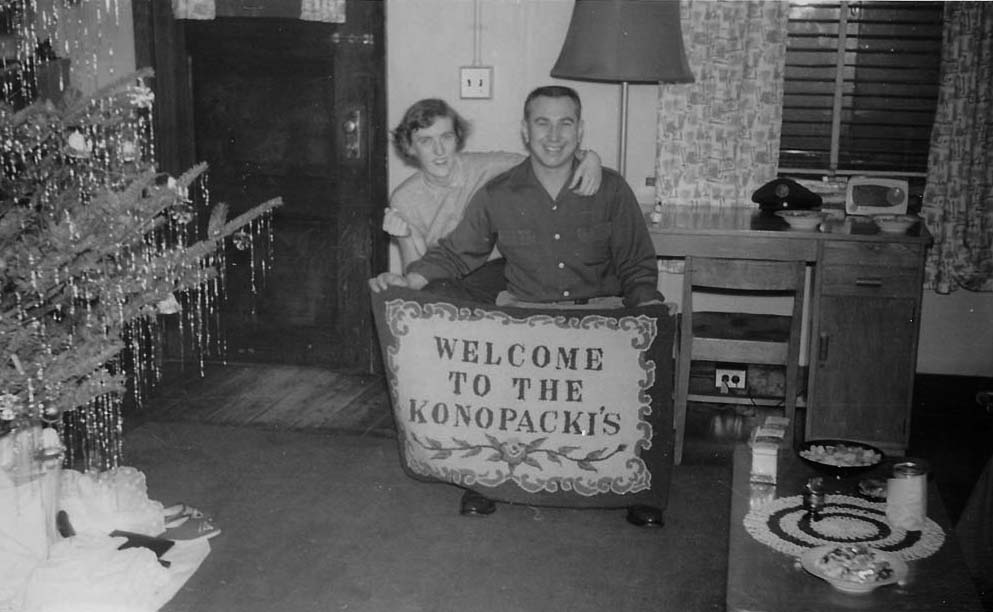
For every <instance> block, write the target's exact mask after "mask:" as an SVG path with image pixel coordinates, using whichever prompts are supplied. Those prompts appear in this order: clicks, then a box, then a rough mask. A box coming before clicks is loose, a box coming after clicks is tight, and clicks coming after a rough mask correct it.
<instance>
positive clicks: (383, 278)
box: [369, 272, 428, 293]
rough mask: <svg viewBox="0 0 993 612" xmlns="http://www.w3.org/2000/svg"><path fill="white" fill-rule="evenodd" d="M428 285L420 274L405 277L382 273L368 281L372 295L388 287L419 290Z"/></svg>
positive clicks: (426, 280)
mask: <svg viewBox="0 0 993 612" xmlns="http://www.w3.org/2000/svg"><path fill="white" fill-rule="evenodd" d="M427 284H428V279H426V278H424V277H423V276H421V275H420V274H417V273H410V274H407V275H406V276H404V275H401V274H394V273H393V272H383V273H382V274H380V275H379V276H376V277H373V278H370V279H369V288H370V289H372V291H373V293H379V292H380V291H385V290H386V289H387V288H389V287H407V288H408V289H416V290H418V291H419V290H421V289H423V288H424V285H427Z"/></svg>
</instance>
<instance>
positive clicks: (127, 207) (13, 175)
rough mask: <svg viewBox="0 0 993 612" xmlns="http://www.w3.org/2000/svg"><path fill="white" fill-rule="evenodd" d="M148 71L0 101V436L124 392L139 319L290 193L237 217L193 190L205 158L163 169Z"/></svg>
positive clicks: (190, 285) (197, 280)
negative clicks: (87, 87)
mask: <svg viewBox="0 0 993 612" xmlns="http://www.w3.org/2000/svg"><path fill="white" fill-rule="evenodd" d="M149 76H150V71H139V72H138V73H136V74H134V75H130V76H128V77H126V78H123V79H121V80H119V81H118V82H116V83H114V84H112V85H110V86H108V87H105V88H104V89H102V90H100V91H98V92H97V93H96V94H94V95H93V96H91V97H87V98H83V97H82V96H79V95H78V94H76V95H73V94H70V95H68V96H67V97H66V98H65V99H64V100H63V101H62V102H61V103H60V104H59V105H54V104H52V103H51V102H37V103H35V104H33V105H31V106H28V107H26V108H23V109H20V110H16V111H15V110H14V109H13V108H11V107H9V106H5V105H2V104H0V150H2V153H0V162H2V163H0V170H2V176H0V436H2V435H3V434H5V433H7V432H9V431H10V430H12V429H16V428H18V427H23V426H27V425H33V424H38V423H41V422H49V423H54V422H57V421H58V420H59V419H60V418H61V415H62V414H63V413H64V412H66V411H72V410H75V409H77V408H80V407H84V406H87V405H90V404H92V403H93V402H95V401H97V400H98V399H99V398H101V397H104V396H107V395H113V394H119V393H121V392H122V391H123V390H124V388H125V383H126V376H127V371H126V368H124V367H121V364H120V363H119V360H118V357H119V355H120V354H121V352H122V350H123V349H124V348H125V336H126V335H127V332H128V330H129V327H130V326H133V325H134V324H135V323H136V322H138V321H141V320H146V319H149V318H154V317H156V316H157V314H158V313H159V311H160V309H161V308H162V307H164V306H165V305H168V304H175V296H177V295H180V294H182V293H183V292H187V291H190V290H195V289H196V288H198V287H203V286H204V285H206V284H209V283H216V282H217V276H218V273H219V270H218V268H219V265H220V263H219V262H221V261H222V259H223V257H222V253H223V243H224V240H225V239H226V238H228V237H232V236H233V237H234V239H235V240H238V241H242V242H244V241H246V240H251V234H250V233H249V232H247V231H246V228H248V229H250V228H251V227H252V226H253V224H255V223H257V222H258V221H259V220H260V219H264V218H266V217H268V216H271V211H272V210H273V209H274V208H275V207H277V206H279V205H280V204H281V200H280V199H279V198H275V199H273V200H270V201H267V202H264V203H262V204H259V205H258V206H256V207H255V208H252V209H251V210H249V211H248V212H246V213H244V214H242V215H240V216H238V217H237V218H235V219H231V220H228V219H226V212H227V207H226V206H225V205H223V204H218V205H215V206H214V207H213V208H212V209H208V208H205V206H206V205H204V204H198V203H197V200H198V198H191V196H190V194H191V191H195V190H196V189H197V188H198V185H202V182H203V181H202V180H201V176H202V175H203V173H204V172H205V170H206V167H205V166H204V165H200V166H196V167H194V168H192V169H190V170H189V171H187V172H186V173H184V174H183V175H181V176H177V177H172V176H168V175H165V174H163V173H160V172H158V171H157V170H156V167H155V164H154V139H153V137H152V134H151V127H150V126H151V110H150V109H151V106H152V103H153V97H154V96H153V94H152V92H151V90H150V89H149V88H147V87H146V86H145V85H144V84H143V82H144V79H146V78H147V77H149ZM203 199H204V198H199V200H203Z"/></svg>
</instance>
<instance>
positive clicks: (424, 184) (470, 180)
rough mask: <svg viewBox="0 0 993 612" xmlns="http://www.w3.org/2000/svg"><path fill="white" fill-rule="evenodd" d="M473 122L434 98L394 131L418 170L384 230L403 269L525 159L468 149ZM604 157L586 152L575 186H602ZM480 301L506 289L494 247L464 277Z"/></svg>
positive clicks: (588, 189)
mask: <svg viewBox="0 0 993 612" xmlns="http://www.w3.org/2000/svg"><path fill="white" fill-rule="evenodd" d="M467 134H468V124H467V123H466V121H465V120H464V119H463V118H462V117H461V116H460V115H459V114H458V113H457V112H455V110H454V109H453V108H452V107H451V106H449V105H448V104H447V103H446V102H445V101H444V100H439V99H436V98H429V99H425V100H420V101H419V102H416V103H415V104H413V105H412V106H411V107H410V108H408V109H407V112H406V113H404V116H403V119H402V120H401V121H400V124H399V125H397V127H396V129H395V130H394V131H393V145H394V147H395V148H396V150H397V152H398V153H399V154H400V156H401V157H402V158H404V160H406V161H407V162H408V163H411V164H412V165H414V166H416V167H417V168H418V171H417V172H416V173H414V174H413V175H412V176H410V177H409V178H407V179H406V180H405V181H404V182H403V183H401V184H400V186H398V187H397V188H396V189H395V190H394V191H393V194H392V196H391V197H390V207H389V208H387V209H386V213H385V215H384V217H383V230H384V231H385V232H387V233H388V234H390V235H391V236H393V237H394V238H395V239H396V241H397V245H398V246H399V248H400V260H401V263H402V267H403V269H406V267H407V266H408V265H409V264H410V263H412V262H414V261H416V260H418V259H420V258H421V257H422V256H423V255H424V253H425V252H426V251H427V250H428V249H429V248H430V247H432V246H434V245H435V244H437V243H438V240H439V239H440V238H443V237H444V236H447V235H448V234H449V232H451V231H452V230H453V229H454V228H455V226H456V225H458V223H459V221H460V220H461V219H462V214H463V212H464V211H465V207H466V205H467V204H468V203H469V200H470V199H471V198H472V196H473V194H475V193H476V190H477V189H479V188H480V187H482V186H483V185H484V184H485V183H486V182H487V181H489V180H490V179H491V178H493V177H495V176H497V175H499V174H502V173H503V172H505V171H507V170H509V169H510V168H512V167H513V166H516V165H517V164H519V163H521V162H522V161H524V159H525V158H526V156H524V155H522V154H518V153H505V152H499V151H497V152H488V153H475V152H463V151H462V148H463V147H464V146H465V140H466V136H467ZM600 179H601V164H600V158H599V156H598V155H597V154H596V153H593V152H592V151H589V152H586V154H585V155H584V156H583V160H582V162H581V163H580V165H579V166H578V167H577V168H576V172H575V175H574V176H573V180H572V183H571V184H570V185H569V188H570V189H572V190H574V191H575V192H576V193H579V194H580V195H592V194H594V193H596V191H597V189H599V187H600ZM453 282H454V283H457V284H461V285H462V286H463V287H464V289H465V290H466V291H467V292H468V293H469V294H470V295H472V296H473V297H474V298H476V299H479V300H480V301H488V302H492V301H493V300H494V299H495V298H496V295H497V293H499V292H500V290H501V289H503V286H504V285H505V281H504V278H503V259H502V258H501V257H500V255H499V253H498V252H496V251H494V253H493V254H492V255H491V257H490V262H489V263H488V264H486V265H485V266H483V267H482V268H480V269H479V270H476V271H475V272H473V273H472V274H470V275H469V276H467V277H465V278H464V279H462V280H460V281H453Z"/></svg>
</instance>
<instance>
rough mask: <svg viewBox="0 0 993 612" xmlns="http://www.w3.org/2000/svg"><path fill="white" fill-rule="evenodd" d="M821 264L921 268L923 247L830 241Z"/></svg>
mask: <svg viewBox="0 0 993 612" xmlns="http://www.w3.org/2000/svg"><path fill="white" fill-rule="evenodd" d="M823 255H824V256H823V257H822V258H821V263H823V264H824V265H828V266H830V265H832V264H855V265H867V266H884V267H888V268H911V269H916V268H918V267H919V266H920V262H919V259H920V256H921V246H920V245H919V244H916V243H908V242H876V241H872V242H869V241H865V242H855V241H851V242H849V241H829V242H825V243H824V251H823Z"/></svg>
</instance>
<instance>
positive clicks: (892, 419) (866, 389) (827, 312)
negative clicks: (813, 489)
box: [649, 207, 931, 454]
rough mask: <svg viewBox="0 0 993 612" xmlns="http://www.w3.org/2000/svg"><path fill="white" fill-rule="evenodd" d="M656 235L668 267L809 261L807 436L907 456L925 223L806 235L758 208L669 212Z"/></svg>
mask: <svg viewBox="0 0 993 612" xmlns="http://www.w3.org/2000/svg"><path fill="white" fill-rule="evenodd" d="M649 233H650V235H651V237H652V243H653V244H654V245H655V250H656V253H658V255H659V257H662V258H682V257H686V256H688V255H696V256H704V257H727V258H741V259H780V260H797V259H801V260H803V261H806V262H807V264H808V265H809V266H810V269H811V271H812V274H813V284H812V286H811V291H810V293H809V295H810V309H809V310H810V312H809V317H810V320H809V326H810V327H809V329H810V342H809V345H810V346H809V351H810V352H809V353H808V359H807V363H808V365H809V378H808V382H807V396H806V398H804V399H805V402H804V404H805V406H806V408H805V413H806V416H805V418H806V421H805V424H804V435H805V437H806V438H807V439H812V438H847V439H853V440H861V441H863V442H868V443H870V444H874V445H876V446H879V447H881V448H882V449H883V450H885V451H887V452H889V453H894V454H902V453H903V452H905V451H906V448H907V443H908V440H909V434H910V426H911V424H910V410H911V402H912V401H913V397H912V394H913V384H914V373H915V370H916V366H917V336H918V327H919V324H920V313H921V292H922V287H923V281H924V256H925V253H926V250H927V248H928V246H929V245H930V243H931V236H930V235H929V234H928V232H927V229H925V228H924V226H923V224H918V225H917V226H916V227H914V228H912V229H911V230H910V231H909V232H908V233H906V234H886V233H882V232H879V231H878V229H876V228H875V226H874V225H873V224H872V223H868V224H865V223H852V224H849V223H845V224H844V225H843V226H841V227H838V228H835V229H832V231H830V232H820V231H816V232H804V231H791V230H790V229H789V228H788V226H787V224H786V222H785V221H783V220H782V219H779V218H778V217H776V216H775V215H768V214H762V213H761V212H760V211H756V210H755V209H754V208H752V209H750V208H746V207H737V208H730V209H727V208H716V207H715V208H712V209H710V208H693V207H685V208H680V207H672V208H671V209H667V210H666V211H665V213H664V215H663V218H662V220H660V221H658V222H650V223H649Z"/></svg>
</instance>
